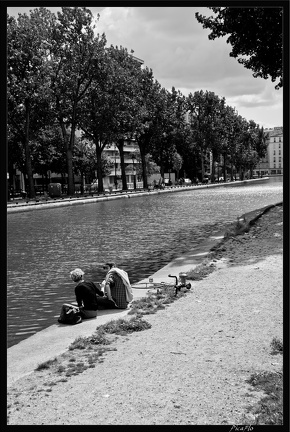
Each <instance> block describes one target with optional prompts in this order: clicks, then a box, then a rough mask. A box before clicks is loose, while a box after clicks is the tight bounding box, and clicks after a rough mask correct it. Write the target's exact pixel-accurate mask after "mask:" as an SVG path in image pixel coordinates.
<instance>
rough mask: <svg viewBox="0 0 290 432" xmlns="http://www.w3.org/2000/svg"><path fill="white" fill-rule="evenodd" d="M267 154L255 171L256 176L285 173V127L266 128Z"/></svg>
mask: <svg viewBox="0 0 290 432" xmlns="http://www.w3.org/2000/svg"><path fill="white" fill-rule="evenodd" d="M264 132H265V137H266V143H267V154H266V156H265V157H264V158H262V159H261V160H260V161H259V163H258V165H257V166H256V168H255V169H254V171H253V174H254V175H255V176H258V177H261V176H263V175H267V176H271V175H283V127H282V126H277V127H274V128H272V129H265V130H264Z"/></svg>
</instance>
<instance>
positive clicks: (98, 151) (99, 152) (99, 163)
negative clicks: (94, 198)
mask: <svg viewBox="0 0 290 432" xmlns="http://www.w3.org/2000/svg"><path fill="white" fill-rule="evenodd" d="M98 141H99V140H98V138H97V139H95V140H94V142H95V144H96V155H97V179H98V192H99V193H102V192H104V185H103V173H102V149H101V147H100V143H99V142H98Z"/></svg>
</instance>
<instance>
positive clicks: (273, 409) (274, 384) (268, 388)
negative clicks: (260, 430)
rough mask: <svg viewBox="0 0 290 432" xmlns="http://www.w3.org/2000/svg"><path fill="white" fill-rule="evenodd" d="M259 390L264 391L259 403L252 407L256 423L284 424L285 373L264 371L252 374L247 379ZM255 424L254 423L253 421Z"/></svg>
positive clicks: (251, 410)
mask: <svg viewBox="0 0 290 432" xmlns="http://www.w3.org/2000/svg"><path fill="white" fill-rule="evenodd" d="M247 382H248V383H249V384H251V385H252V386H253V387H255V388H256V389H257V390H262V391H264V392H265V393H266V394H267V396H265V397H263V398H262V399H261V400H260V401H259V402H258V404H257V405H256V406H255V407H253V408H250V410H249V411H248V412H251V413H252V414H253V415H254V416H255V423H254V424H256V425H262V424H263V425H268V424H269V425H282V424H283V375H282V373H279V372H262V373H259V374H253V375H251V377H250V379H249V380H248V381H247ZM252 424H253V423H252Z"/></svg>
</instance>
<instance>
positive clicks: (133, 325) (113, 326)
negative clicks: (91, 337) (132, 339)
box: [102, 317, 151, 336]
mask: <svg viewBox="0 0 290 432" xmlns="http://www.w3.org/2000/svg"><path fill="white" fill-rule="evenodd" d="M102 327H103V329H104V331H105V332H106V333H110V334H112V333H114V334H117V335H122V336H123V335H126V334H128V333H133V332H139V331H143V330H147V329H149V328H151V324H150V323H148V322H147V321H145V320H143V319H142V318H138V317H132V318H131V319H130V320H126V319H124V318H120V319H118V320H113V321H110V322H108V323H107V324H104V325H103V326H102Z"/></svg>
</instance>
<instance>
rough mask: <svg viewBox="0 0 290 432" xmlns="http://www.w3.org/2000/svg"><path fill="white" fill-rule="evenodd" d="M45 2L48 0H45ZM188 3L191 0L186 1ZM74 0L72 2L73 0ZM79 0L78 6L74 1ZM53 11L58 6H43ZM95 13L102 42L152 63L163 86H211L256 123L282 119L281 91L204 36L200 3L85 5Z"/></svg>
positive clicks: (188, 89)
mask: <svg viewBox="0 0 290 432" xmlns="http://www.w3.org/2000/svg"><path fill="white" fill-rule="evenodd" d="M31 4H32V6H30V7H8V8H7V13H8V14H9V15H13V16H15V17H17V16H18V13H27V14H29V10H30V9H34V8H36V7H38V6H39V5H40V4H41V6H44V7H46V6H45V2H41V3H37V4H36V5H35V6H33V3H31ZM50 4H51V3H50ZM192 4H193V5H194V2H192ZM76 5H77V2H76ZM80 6H83V4H82V3H80ZM47 8H48V9H50V10H51V11H52V12H54V13H56V12H57V11H60V10H61V9H60V8H58V7H47ZM88 9H90V10H91V11H92V13H93V14H94V16H95V17H96V18H97V14H99V15H100V18H99V20H98V21H96V33H99V34H102V33H105V35H106V39H107V45H108V46H110V45H111V44H112V45H114V46H116V45H117V46H123V47H124V48H127V49H128V51H129V52H131V50H133V51H134V55H135V56H136V57H138V58H140V59H142V60H143V61H144V65H145V66H147V67H148V68H150V69H152V71H153V75H154V78H155V79H156V80H157V81H158V82H159V83H160V84H161V86H162V87H165V88H166V89H168V90H171V89H172V87H175V89H177V90H180V91H181V93H182V94H183V95H184V96H187V95H188V94H189V93H192V94H193V93H194V92H195V91H200V90H203V91H206V90H208V91H211V92H214V93H215V94H216V95H217V96H219V97H220V98H221V97H224V98H225V100H226V104H227V105H229V106H232V107H235V109H236V111H237V112H238V114H240V115H241V116H242V117H244V118H245V119H246V120H248V121H249V120H254V121H255V122H256V123H257V124H259V126H260V127H262V126H263V127H264V128H272V127H276V126H282V125H283V93H282V91H283V90H282V89H280V90H275V83H273V82H272V81H271V79H270V78H268V79H267V80H265V79H262V78H254V77H253V75H252V71H251V70H249V69H246V68H245V67H244V66H243V65H240V64H239V63H238V61H237V60H236V59H234V58H231V57H230V56H229V53H230V51H231V46H230V45H229V44H227V42H226V37H222V38H218V39H215V40H213V41H211V40H209V39H208V34H209V32H210V31H209V30H207V29H203V28H202V25H201V24H200V23H198V21H197V20H196V18H195V13H196V12H200V13H201V14H202V15H206V16H209V15H212V12H211V11H210V10H209V9H208V8H206V7H194V6H192V7H184V6H181V7H180V6H175V7H166V6H154V7H152V6H150V7H149V6H148V7H131V6H128V7H127V6H107V7H105V6H103V7H90V6H88Z"/></svg>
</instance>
